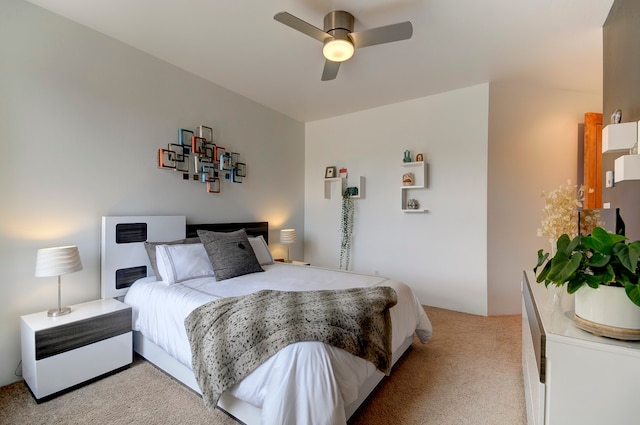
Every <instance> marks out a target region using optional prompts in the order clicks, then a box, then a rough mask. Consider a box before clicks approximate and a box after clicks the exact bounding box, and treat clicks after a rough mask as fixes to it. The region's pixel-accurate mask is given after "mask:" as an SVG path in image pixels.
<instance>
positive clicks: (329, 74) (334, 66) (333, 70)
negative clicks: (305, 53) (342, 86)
mask: <svg viewBox="0 0 640 425" xmlns="http://www.w3.org/2000/svg"><path fill="white" fill-rule="evenodd" d="M340 64H341V62H331V61H325V62H324V69H323V70H322V78H321V80H322V81H329V80H333V79H335V78H336V77H337V76H338V70H339V69H340Z"/></svg>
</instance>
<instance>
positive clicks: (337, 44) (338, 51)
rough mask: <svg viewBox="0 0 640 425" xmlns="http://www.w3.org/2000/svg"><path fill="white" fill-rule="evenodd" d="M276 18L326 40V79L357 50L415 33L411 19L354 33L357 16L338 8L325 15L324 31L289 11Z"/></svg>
mask: <svg viewBox="0 0 640 425" xmlns="http://www.w3.org/2000/svg"><path fill="white" fill-rule="evenodd" d="M273 19H275V20H276V21H278V22H281V23H283V24H285V25H287V26H289V27H291V28H293V29H294V30H298V31H300V32H301V33H303V34H306V35H308V36H309V37H313V38H315V39H316V40H318V41H322V42H323V43H324V46H323V48H322V54H323V55H324V57H325V59H326V61H325V63H324V70H323V71H322V81H327V80H333V79H334V78H336V76H337V75H338V69H340V64H341V63H342V62H344V61H346V60H349V59H350V58H351V57H352V56H353V53H354V51H355V49H359V48H362V47H367V46H375V45H376V44H384V43H390V42H392V41H400V40H407V39H409V38H411V36H412V35H413V25H411V22H409V21H405V22H399V23H397V24H391V25H385V26H382V27H377V28H371V29H368V30H365V31H359V32H353V22H354V20H355V19H354V17H353V15H352V14H351V13H349V12H345V11H344V10H334V11H332V12H329V13H327V14H326V15H325V17H324V31H323V30H321V29H320V28H317V27H315V26H313V25H311V24H309V23H307V22H305V21H303V20H302V19H300V18H298V17H296V16H293V15H292V14H290V13H288V12H280V13H276V14H275V16H274V17H273Z"/></svg>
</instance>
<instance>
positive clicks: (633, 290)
mask: <svg viewBox="0 0 640 425" xmlns="http://www.w3.org/2000/svg"><path fill="white" fill-rule="evenodd" d="M624 291H625V292H626V293H627V296H628V297H629V299H630V300H631V301H633V303H634V304H635V305H637V306H638V307H640V285H633V284H625V285H624Z"/></svg>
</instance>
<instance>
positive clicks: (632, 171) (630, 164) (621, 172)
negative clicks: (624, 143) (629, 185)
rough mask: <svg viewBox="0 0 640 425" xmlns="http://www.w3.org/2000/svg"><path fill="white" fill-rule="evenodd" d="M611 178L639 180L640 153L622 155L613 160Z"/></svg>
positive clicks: (616, 179) (615, 179)
mask: <svg viewBox="0 0 640 425" xmlns="http://www.w3.org/2000/svg"><path fill="white" fill-rule="evenodd" d="M613 164H614V171H613V180H614V182H616V183H618V182H621V181H625V180H640V155H622V156H620V157H618V158H616V159H615V161H614V163H613Z"/></svg>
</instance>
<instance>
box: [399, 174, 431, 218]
mask: <svg viewBox="0 0 640 425" xmlns="http://www.w3.org/2000/svg"><path fill="white" fill-rule="evenodd" d="M401 165H402V174H403V175H404V174H405V173H413V184H412V185H411V186H404V185H403V186H402V187H401V188H400V191H401V192H402V196H401V201H402V204H401V209H402V211H404V212H406V213H426V212H428V211H429V210H427V209H426V208H424V207H423V206H422V205H423V202H422V201H421V200H420V199H418V198H416V197H415V193H414V192H415V191H416V190H419V189H426V187H427V164H426V163H425V162H424V161H416V162H403V163H402V164H401ZM412 198H414V199H416V200H417V201H418V202H419V203H420V207H419V208H408V207H407V202H408V200H409V199H412Z"/></svg>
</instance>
